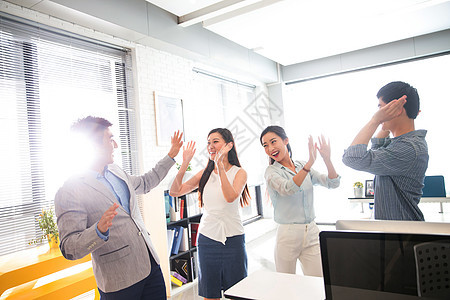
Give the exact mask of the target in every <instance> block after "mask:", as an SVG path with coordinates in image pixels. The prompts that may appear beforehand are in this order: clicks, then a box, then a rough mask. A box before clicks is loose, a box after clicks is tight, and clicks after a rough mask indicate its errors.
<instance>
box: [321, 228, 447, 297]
mask: <svg viewBox="0 0 450 300" xmlns="http://www.w3.org/2000/svg"><path fill="white" fill-rule="evenodd" d="M319 237H320V249H321V257H322V267H323V277H324V284H325V295H326V300H341V299H345V300H347V299H365V300H366V299H383V300H391V299H393V300H394V299H395V300H400V299H429V298H426V297H423V298H419V297H418V291H419V290H420V289H419V287H418V281H417V276H416V260H415V254H414V246H416V245H423V244H424V243H429V242H435V243H436V242H437V243H446V244H450V236H448V235H437V234H411V233H383V232H370V231H367V232H353V231H322V232H321V233H320V235H319ZM439 299H449V298H448V297H446V298H439Z"/></svg>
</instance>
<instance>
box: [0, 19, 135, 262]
mask: <svg viewBox="0 0 450 300" xmlns="http://www.w3.org/2000/svg"><path fill="white" fill-rule="evenodd" d="M26 22H27V23H26V24H25V23H22V22H19V21H17V20H11V19H7V18H5V17H2V16H0V94H1V95H2V96H1V97H0V105H1V106H2V109H1V110H0V140H1V147H0V165H1V166H2V167H1V169H0V181H1V183H2V184H1V187H0V255H2V254H6V253H10V252H14V251H18V250H22V249H25V248H26V247H28V245H27V244H28V241H29V240H31V239H33V238H35V237H36V236H37V235H40V233H41V232H40V229H39V226H38V223H37V221H36V218H37V216H38V215H39V213H40V211H41V210H42V209H44V208H48V207H50V206H52V205H53V200H54V195H55V193H56V191H57V189H58V188H59V187H60V186H61V185H62V183H63V182H64V181H65V179H66V178H67V177H68V176H70V175H71V174H73V172H74V171H76V170H77V169H79V168H80V166H82V163H83V162H77V161H74V160H73V153H71V151H72V150H71V149H72V148H71V147H70V145H71V143H72V142H73V141H71V140H70V139H69V136H68V134H69V129H70V126H71V124H72V123H73V122H74V121H75V120H77V119H78V118H81V117H84V116H87V115H95V116H102V117H105V118H107V119H108V120H110V121H111V122H112V123H113V124H114V126H113V132H114V133H115V136H116V137H118V138H117V140H118V143H119V144H120V145H119V151H120V153H121V155H120V157H118V156H119V155H117V156H116V160H117V161H116V163H118V164H122V166H123V168H124V169H125V170H126V171H128V172H129V173H132V174H133V173H135V172H136V171H137V160H136V158H135V157H136V155H135V154H136V148H137V147H136V133H135V129H134V118H135V112H134V106H133V103H132V102H131V101H129V99H130V94H131V93H132V89H130V82H129V74H130V72H131V70H130V67H129V66H130V65H131V63H130V55H129V53H128V52H127V51H125V50H124V49H118V48H114V47H112V46H110V45H104V44H101V43H98V42H94V41H87V40H83V39H80V38H79V37H77V36H74V35H72V34H69V33H65V32H58V33H56V32H54V31H52V30H49V29H48V28H46V27H43V26H42V25H35V24H33V23H31V22H28V21H26Z"/></svg>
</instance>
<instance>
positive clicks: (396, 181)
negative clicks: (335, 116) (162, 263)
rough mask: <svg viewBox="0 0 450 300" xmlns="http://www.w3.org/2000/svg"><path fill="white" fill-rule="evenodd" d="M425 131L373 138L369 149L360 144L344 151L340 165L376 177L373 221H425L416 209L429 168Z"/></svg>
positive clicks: (417, 208)
mask: <svg viewBox="0 0 450 300" xmlns="http://www.w3.org/2000/svg"><path fill="white" fill-rule="evenodd" d="M426 134H427V131H426V130H415V131H411V132H408V133H405V134H403V135H400V136H398V137H395V138H389V137H387V138H382V139H379V138H372V147H371V149H370V150H367V145H365V144H359V145H354V146H350V147H349V148H347V150H345V152H344V155H343V157H342V161H343V163H344V164H345V165H347V166H349V167H350V168H353V169H355V170H359V171H365V172H369V173H372V174H374V175H375V179H374V191H375V195H374V198H375V199H374V203H375V219H380V220H416V221H424V217H423V214H422V212H421V210H420V209H419V207H418V204H419V201H420V198H421V197H422V188H423V181H424V178H425V171H426V170H427V168H428V146H427V142H426V141H425V136H426Z"/></svg>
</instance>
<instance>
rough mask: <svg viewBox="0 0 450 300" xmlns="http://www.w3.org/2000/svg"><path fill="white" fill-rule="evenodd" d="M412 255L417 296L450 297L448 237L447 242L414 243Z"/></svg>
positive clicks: (449, 245) (449, 250)
mask: <svg viewBox="0 0 450 300" xmlns="http://www.w3.org/2000/svg"><path fill="white" fill-rule="evenodd" d="M414 256H415V259H416V275H417V292H418V296H420V297H427V298H428V297H429V298H437V299H450V237H449V242H448V243H443V242H442V241H439V242H427V243H421V244H417V245H415V246H414Z"/></svg>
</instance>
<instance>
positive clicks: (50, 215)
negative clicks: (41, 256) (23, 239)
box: [29, 209, 59, 248]
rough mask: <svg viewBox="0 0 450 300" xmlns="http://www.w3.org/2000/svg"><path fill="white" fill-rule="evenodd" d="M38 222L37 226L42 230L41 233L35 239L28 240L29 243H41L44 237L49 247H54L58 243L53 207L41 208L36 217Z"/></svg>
mask: <svg viewBox="0 0 450 300" xmlns="http://www.w3.org/2000/svg"><path fill="white" fill-rule="evenodd" d="M37 221H38V223H39V228H40V229H41V230H42V235H41V236H40V237H38V238H36V239H33V240H31V241H30V242H29V244H30V245H31V244H37V243H42V240H44V238H46V239H47V241H48V244H49V245H50V248H56V247H58V245H59V233H58V227H57V226H56V222H55V213H54V212H53V209H47V210H45V209H43V210H42V213H41V214H39V218H37Z"/></svg>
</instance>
